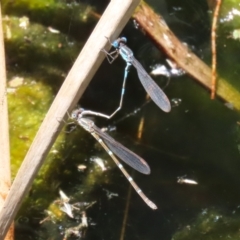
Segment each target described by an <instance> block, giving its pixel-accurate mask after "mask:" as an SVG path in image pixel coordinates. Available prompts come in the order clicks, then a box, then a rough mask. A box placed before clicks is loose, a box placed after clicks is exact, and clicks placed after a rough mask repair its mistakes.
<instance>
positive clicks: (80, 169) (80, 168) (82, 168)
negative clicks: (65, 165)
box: [77, 164, 87, 172]
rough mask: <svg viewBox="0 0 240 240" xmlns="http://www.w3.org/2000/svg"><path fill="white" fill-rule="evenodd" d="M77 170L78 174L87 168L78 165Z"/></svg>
mask: <svg viewBox="0 0 240 240" xmlns="http://www.w3.org/2000/svg"><path fill="white" fill-rule="evenodd" d="M77 169H78V171H79V172H84V171H85V170H86V169H87V166H86V165H84V164H79V165H78V166H77Z"/></svg>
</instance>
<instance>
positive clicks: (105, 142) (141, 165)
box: [71, 108, 157, 209]
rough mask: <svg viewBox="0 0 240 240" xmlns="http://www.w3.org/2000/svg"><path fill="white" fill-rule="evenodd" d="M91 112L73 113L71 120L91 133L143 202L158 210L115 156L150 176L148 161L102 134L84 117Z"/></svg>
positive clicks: (76, 111) (80, 110)
mask: <svg viewBox="0 0 240 240" xmlns="http://www.w3.org/2000/svg"><path fill="white" fill-rule="evenodd" d="M89 112H91V111H87V110H84V109H82V108H80V109H77V110H74V111H73V112H72V114H71V118H72V119H74V120H76V121H77V122H78V124H79V125H80V126H81V127H83V128H84V129H85V130H86V131H87V132H89V133H91V135H92V136H93V137H94V138H95V139H96V140H97V141H98V142H99V143H100V144H101V146H102V147H103V148H104V149H105V150H106V152H107V153H108V154H109V156H110V157H111V158H112V160H113V161H114V162H115V163H116V165H117V166H118V167H119V169H120V170H121V171H122V173H123V174H124V175H125V177H126V178H127V179H128V181H129V182H130V184H131V185H132V186H133V188H134V189H135V190H136V192H137V193H138V194H139V196H140V197H141V198H142V199H143V201H145V202H146V204H147V205H148V206H149V207H151V208H152V209H157V206H156V205H155V204H154V203H153V202H152V201H151V200H149V199H148V198H147V197H146V195H145V194H144V193H143V192H142V190H141V189H140V188H139V187H138V185H137V184H136V183H135V182H134V181H133V179H132V177H131V176H130V175H129V174H128V172H127V171H126V170H125V169H124V167H123V165H122V164H121V163H120V162H119V160H118V159H117V158H116V157H115V155H116V156H118V157H119V158H120V159H122V160H123V161H124V162H125V163H127V164H128V165H129V166H131V167H132V168H134V169H136V170H137V171H139V172H141V173H144V174H150V168H149V166H148V164H147V163H146V161H145V160H144V159H142V158H141V157H139V156H138V155H137V154H135V153H133V152H132V151H130V150H129V149H127V148H126V147H124V146H123V145H122V144H120V143H119V142H117V141H116V140H114V139H113V138H112V137H110V136H109V135H108V134H107V133H105V132H102V131H101V129H100V128H98V127H97V126H96V125H95V124H94V122H93V121H92V120H91V119H89V118H87V117H83V116H84V115H86V114H87V113H89ZM114 154H115V155H114Z"/></svg>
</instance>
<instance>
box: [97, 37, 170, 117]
mask: <svg viewBox="0 0 240 240" xmlns="http://www.w3.org/2000/svg"><path fill="white" fill-rule="evenodd" d="M126 42H127V39H126V38H124V37H121V38H118V39H117V40H115V41H114V42H113V43H111V44H112V46H113V47H114V48H115V49H116V50H115V51H113V52H111V53H108V52H107V51H106V50H104V49H103V50H102V51H103V52H104V53H105V54H106V56H107V59H108V61H109V62H110V63H112V62H113V61H114V60H115V59H116V58H117V57H118V56H119V55H121V57H122V58H123V60H124V61H125V62H126V64H127V65H126V67H125V71H124V78H123V85H122V93H121V99H120V103H119V107H118V108H117V109H116V110H115V111H114V112H113V113H112V114H111V115H109V116H104V117H106V118H111V117H112V116H113V115H114V114H116V112H118V111H119V110H120V109H121V107H122V101H123V95H124V93H125V84H126V80H127V77H128V72H129V68H130V67H131V66H132V65H133V66H134V67H135V68H136V70H137V74H138V77H139V80H140V82H141V83H142V85H143V87H144V88H145V90H146V92H147V93H148V94H149V96H150V98H151V99H152V100H153V101H154V102H155V103H156V104H157V106H158V107H159V108H161V109H162V110H163V111H164V112H169V111H170V110H171V105H170V102H169V100H168V98H167V96H166V95H165V93H164V92H163V90H162V89H161V88H160V87H159V86H158V85H157V84H156V83H155V82H154V81H153V79H152V78H151V77H150V76H149V75H148V73H147V72H146V71H145V69H144V68H143V66H142V65H141V64H140V63H139V61H138V60H137V59H136V58H135V57H134V55H133V52H132V50H131V49H130V48H128V47H127V46H126Z"/></svg>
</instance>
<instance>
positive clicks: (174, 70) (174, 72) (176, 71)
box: [150, 59, 185, 78]
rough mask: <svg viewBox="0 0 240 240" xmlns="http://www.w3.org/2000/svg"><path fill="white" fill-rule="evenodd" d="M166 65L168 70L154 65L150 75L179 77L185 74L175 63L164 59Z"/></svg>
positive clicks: (162, 66) (159, 65)
mask: <svg viewBox="0 0 240 240" xmlns="http://www.w3.org/2000/svg"><path fill="white" fill-rule="evenodd" d="M166 62H167V64H168V65H169V67H170V68H167V67H166V66H165V65H161V64H156V65H154V66H153V67H152V69H153V70H152V71H151V73H150V74H151V75H155V76H157V75H163V76H166V77H168V78H169V77H179V76H182V75H184V74H185V71H184V70H183V69H182V68H179V67H178V66H177V64H176V63H174V62H173V61H171V60H170V59H166Z"/></svg>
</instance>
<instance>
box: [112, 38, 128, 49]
mask: <svg viewBox="0 0 240 240" xmlns="http://www.w3.org/2000/svg"><path fill="white" fill-rule="evenodd" d="M126 42H127V39H126V38H125V37H121V38H118V39H117V40H115V41H113V42H112V46H113V47H115V48H119V46H120V43H124V44H125V43H126Z"/></svg>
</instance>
